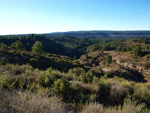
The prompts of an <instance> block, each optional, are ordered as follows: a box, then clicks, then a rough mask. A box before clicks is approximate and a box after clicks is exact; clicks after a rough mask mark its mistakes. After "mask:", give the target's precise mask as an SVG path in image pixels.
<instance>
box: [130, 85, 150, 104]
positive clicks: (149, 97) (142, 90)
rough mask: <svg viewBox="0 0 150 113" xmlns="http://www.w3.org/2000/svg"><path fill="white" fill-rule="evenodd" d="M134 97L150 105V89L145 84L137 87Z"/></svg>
mask: <svg viewBox="0 0 150 113" xmlns="http://www.w3.org/2000/svg"><path fill="white" fill-rule="evenodd" d="M133 97H134V98H135V99H138V100H140V101H143V102H145V103H147V104H149V105H150V87H149V86H146V85H144V84H141V85H137V86H136V87H135V88H134V93H133Z"/></svg>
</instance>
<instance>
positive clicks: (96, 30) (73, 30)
mask: <svg viewBox="0 0 150 113" xmlns="http://www.w3.org/2000/svg"><path fill="white" fill-rule="evenodd" d="M84 31H85V32H88V31H116V32H119V31H124V32H125V31H150V30H71V31H52V32H43V33H32V32H31V33H14V34H3V35H1V34H0V36H7V35H31V34H53V33H67V32H84Z"/></svg>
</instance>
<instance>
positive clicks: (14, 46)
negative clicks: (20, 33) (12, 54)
mask: <svg viewBox="0 0 150 113" xmlns="http://www.w3.org/2000/svg"><path fill="white" fill-rule="evenodd" d="M11 47H12V48H15V49H17V50H23V49H24V47H23V44H22V43H21V42H20V41H19V40H18V41H16V42H15V43H12V45H11Z"/></svg>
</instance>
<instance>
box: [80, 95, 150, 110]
mask: <svg viewBox="0 0 150 113" xmlns="http://www.w3.org/2000/svg"><path fill="white" fill-rule="evenodd" d="M149 112H150V110H148V109H147V108H146V105H145V104H144V103H139V102H138V101H135V100H131V99H130V98H126V99H125V100H124V103H123V105H122V106H121V105H120V106H118V107H117V106H116V107H107V108H106V107H104V106H103V105H101V104H99V103H90V104H88V105H86V106H84V107H83V109H82V110H81V112H80V113H149Z"/></svg>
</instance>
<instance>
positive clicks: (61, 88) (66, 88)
mask: <svg viewBox="0 0 150 113" xmlns="http://www.w3.org/2000/svg"><path fill="white" fill-rule="evenodd" d="M70 90H71V88H70V83H69V82H68V81H67V80H65V79H57V80H56V81H55V82H54V84H53V91H54V92H55V93H56V94H57V95H60V96H62V97H64V99H68V98H70V97H69V95H70Z"/></svg>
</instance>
